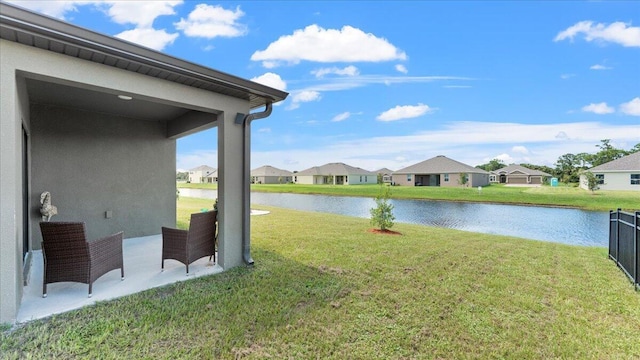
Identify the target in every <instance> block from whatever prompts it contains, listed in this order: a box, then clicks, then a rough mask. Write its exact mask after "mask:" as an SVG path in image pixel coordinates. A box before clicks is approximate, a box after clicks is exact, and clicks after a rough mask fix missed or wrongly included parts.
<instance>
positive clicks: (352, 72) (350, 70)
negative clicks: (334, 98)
mask: <svg viewBox="0 0 640 360" xmlns="http://www.w3.org/2000/svg"><path fill="white" fill-rule="evenodd" d="M311 74H313V75H315V76H316V77H317V78H322V77H324V76H325V75H329V74H335V75H342V76H356V75H359V74H360V71H359V70H358V68H357V67H355V66H353V65H349V66H347V67H345V68H342V69H341V68H338V67H331V68H321V69H316V70H313V71H311Z"/></svg>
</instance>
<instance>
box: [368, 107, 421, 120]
mask: <svg viewBox="0 0 640 360" xmlns="http://www.w3.org/2000/svg"><path fill="white" fill-rule="evenodd" d="M432 111H433V109H432V108H430V107H429V106H428V105H424V104H418V105H404V106H401V105H398V106H396V107H394V108H392V109H389V110H387V111H385V112H383V113H381V114H380V115H378V117H376V119H377V120H380V121H396V120H402V119H410V118H415V117H418V116H422V115H424V114H426V113H429V112H432Z"/></svg>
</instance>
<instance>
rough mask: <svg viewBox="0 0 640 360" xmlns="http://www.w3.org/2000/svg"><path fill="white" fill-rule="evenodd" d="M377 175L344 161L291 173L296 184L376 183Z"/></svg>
mask: <svg viewBox="0 0 640 360" xmlns="http://www.w3.org/2000/svg"><path fill="white" fill-rule="evenodd" d="M377 178H378V175H377V174H376V173H374V172H371V171H368V170H365V169H362V168H359V167H354V166H350V165H347V164H344V163H329V164H325V165H322V166H314V167H311V168H308V169H306V170H303V171H300V172H298V173H295V174H293V181H294V182H295V183H296V184H309V185H311V184H313V185H319V184H330V185H357V184H376V183H377V182H378V179H377Z"/></svg>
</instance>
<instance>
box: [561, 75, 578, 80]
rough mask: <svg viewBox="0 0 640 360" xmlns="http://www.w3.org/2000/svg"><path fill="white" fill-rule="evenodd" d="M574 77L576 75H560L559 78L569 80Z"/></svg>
mask: <svg viewBox="0 0 640 360" xmlns="http://www.w3.org/2000/svg"><path fill="white" fill-rule="evenodd" d="M575 76H576V74H562V75H560V78H561V79H562V80H567V79H571V78H572V77H575Z"/></svg>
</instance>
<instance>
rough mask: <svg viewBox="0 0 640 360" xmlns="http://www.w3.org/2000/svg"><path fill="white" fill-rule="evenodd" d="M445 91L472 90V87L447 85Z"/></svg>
mask: <svg viewBox="0 0 640 360" xmlns="http://www.w3.org/2000/svg"><path fill="white" fill-rule="evenodd" d="M443 88H445V89H470V88H471V85H445V86H443Z"/></svg>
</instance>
